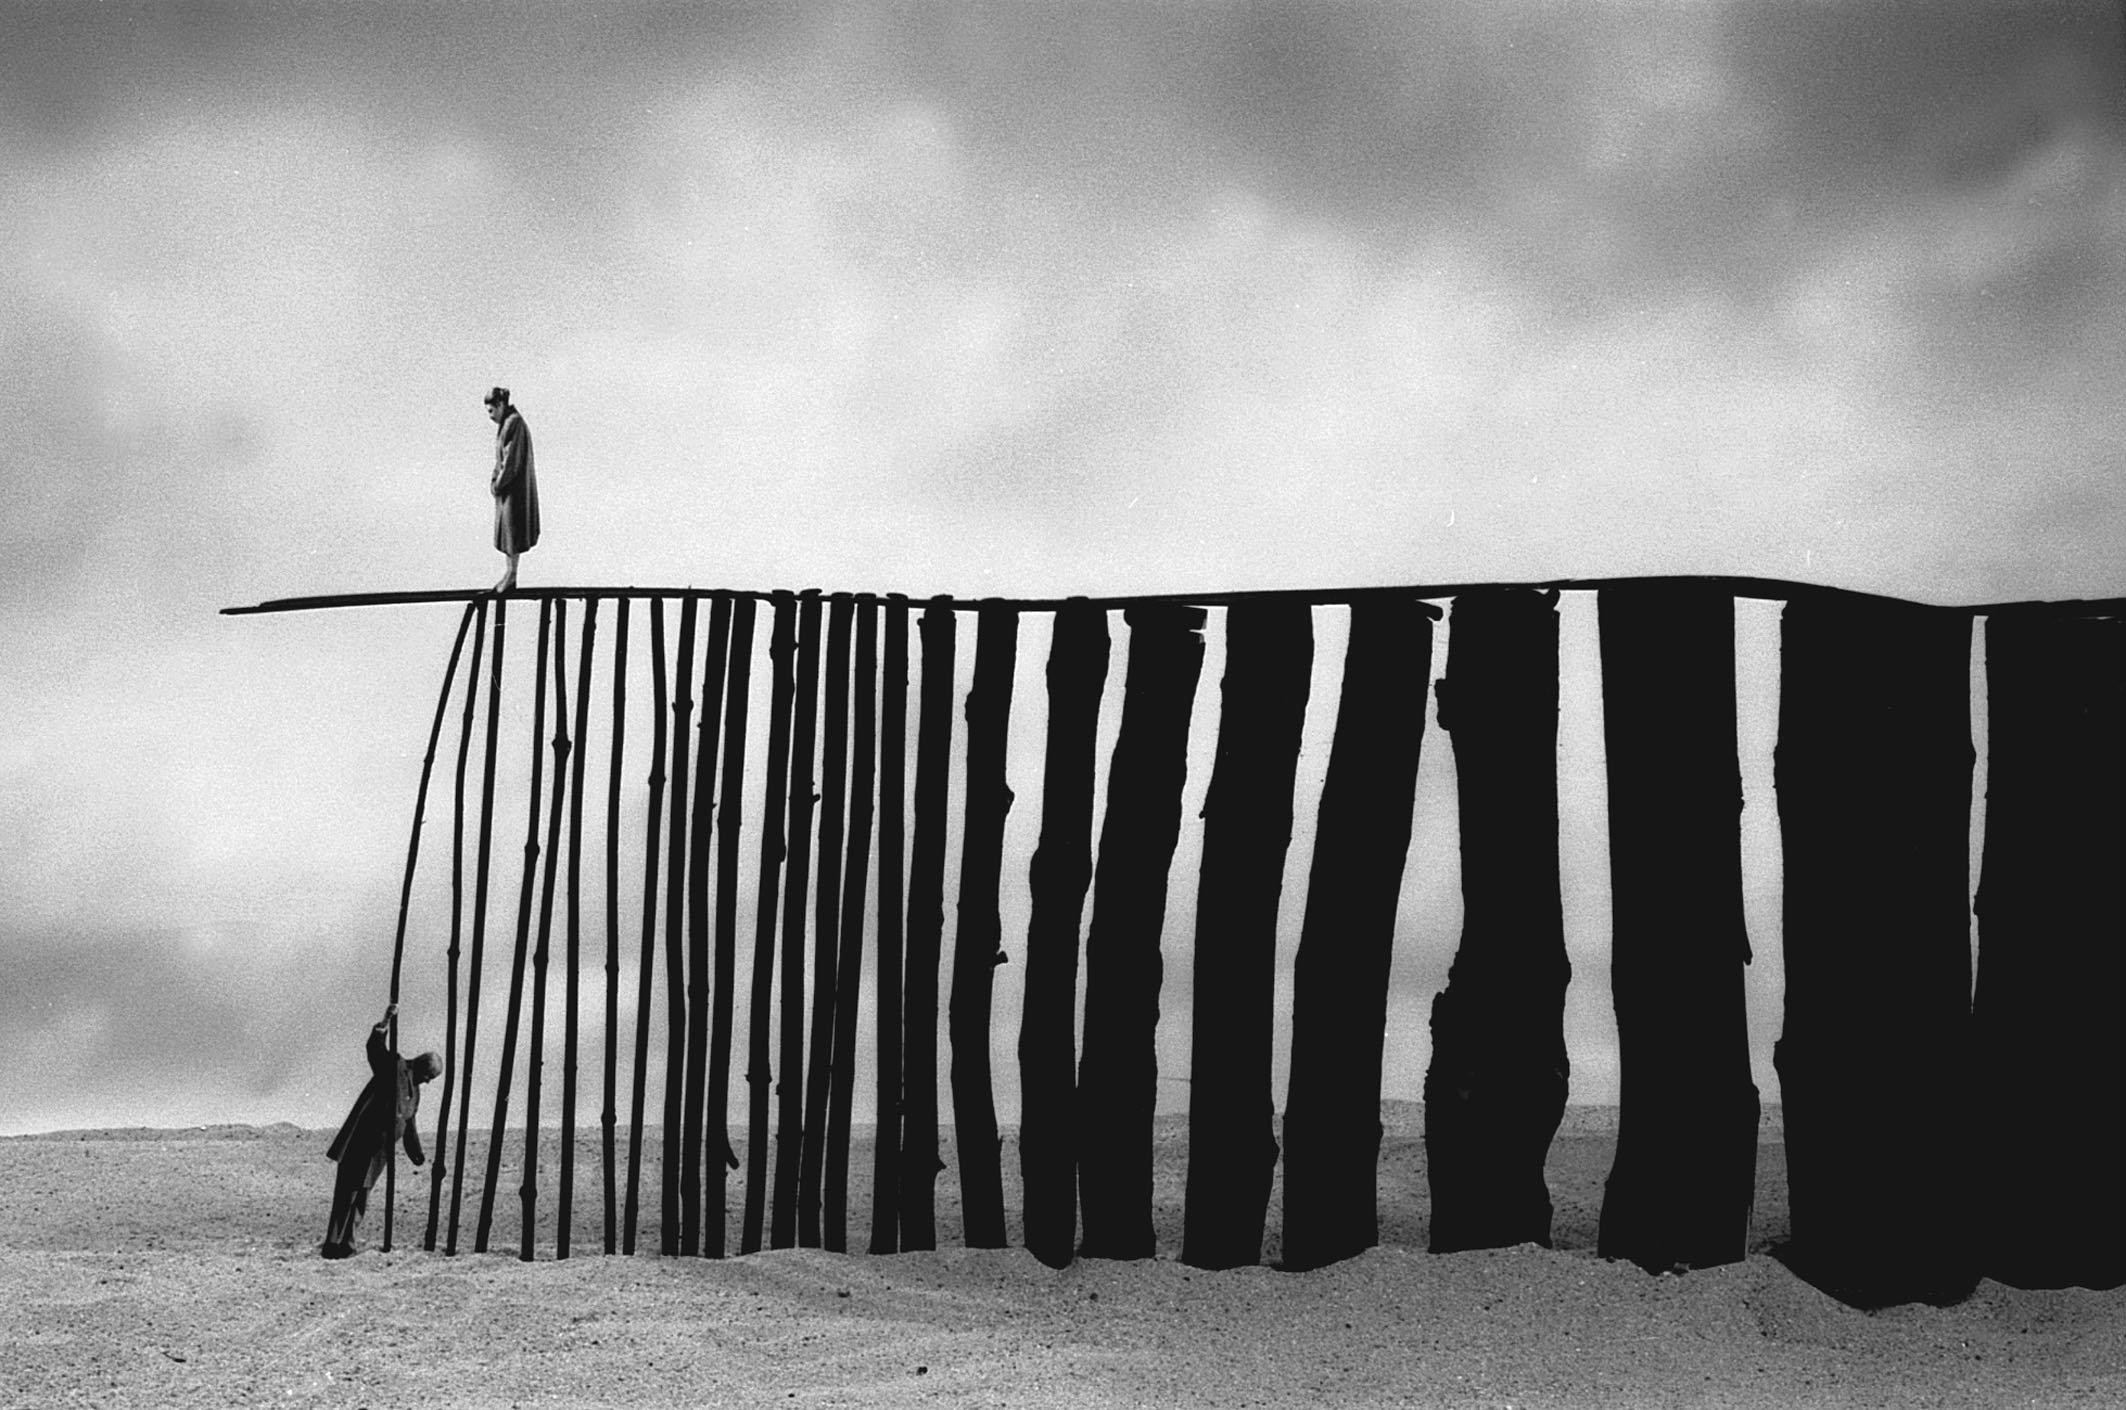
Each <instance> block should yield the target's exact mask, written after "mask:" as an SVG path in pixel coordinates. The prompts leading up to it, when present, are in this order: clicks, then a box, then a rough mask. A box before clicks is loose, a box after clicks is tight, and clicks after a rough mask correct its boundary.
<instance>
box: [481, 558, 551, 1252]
mask: <svg viewBox="0 0 2126 1410" xmlns="http://www.w3.org/2000/svg"><path fill="white" fill-rule="evenodd" d="M553 604H555V600H553V598H546V600H542V602H540V604H538V668H536V670H534V672H532V791H529V793H527V800H529V802H527V804H525V812H527V819H525V870H523V885H521V887H519V891H517V949H514V951H512V953H510V1002H508V1010H506V1012H504V1019H502V1065H500V1070H497V1072H495V1123H493V1134H491V1136H489V1138H487V1182H485V1185H483V1187H480V1219H478V1223H476V1225H474V1233H472V1250H474V1253H487V1236H489V1229H491V1227H493V1219H495V1187H497V1185H500V1182H502V1138H504V1134H506V1129H508V1114H510V1078H512V1076H514V1068H517V1021H519V1014H521V1010H523V997H525V961H527V959H529V953H532V891H534V887H536V885H538V804H540V798H542V795H544V791H542V789H544V776H546V755H544V746H546V742H544V740H542V738H540V736H542V734H546V647H549V627H551V623H553Z"/></svg>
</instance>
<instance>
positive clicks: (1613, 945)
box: [1598, 583, 1758, 1272]
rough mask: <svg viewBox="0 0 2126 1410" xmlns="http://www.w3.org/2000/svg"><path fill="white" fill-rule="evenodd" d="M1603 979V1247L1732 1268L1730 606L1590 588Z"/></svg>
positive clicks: (1652, 1264)
mask: <svg viewBox="0 0 2126 1410" xmlns="http://www.w3.org/2000/svg"><path fill="white" fill-rule="evenodd" d="M1601 626H1602V717H1603V721H1604V725H1603V729H1604V739H1605V741H1606V743H1607V747H1608V755H1609V872H1610V895H1611V897H1612V902H1611V908H1612V912H1613V915H1614V925H1613V927H1612V936H1613V938H1612V940H1611V942H1610V988H1611V992H1612V993H1613V995H1614V996H1615V1002H1616V1010H1617V1048H1618V1055H1619V1058H1620V1061H1621V1064H1622V1103H1623V1105H1622V1110H1621V1112H1620V1114H1619V1118H1618V1128H1617V1155H1616V1164H1615V1166H1614V1167H1613V1168H1612V1169H1611V1171H1610V1175H1609V1185H1608V1190H1607V1192H1606V1193H1605V1195H1604V1196H1603V1200H1602V1222H1601V1236H1600V1243H1599V1245H1598V1248H1599V1251H1600V1253H1601V1255H1602V1257H1604V1258H1628V1259H1630V1260H1631V1261H1632V1262H1634V1263H1637V1264H1639V1265H1640V1266H1641V1267H1643V1268H1646V1269H1647V1270H1649V1271H1651V1272H1663V1271H1666V1270H1669V1269H1673V1268H1677V1267H1685V1268H1704V1267H1710V1266H1712V1265H1714V1264H1719V1263H1736V1262H1740V1261H1741V1259H1742V1258H1743V1256H1744V1255H1745V1254H1746V1253H1747V1252H1748V1244H1749V1219H1750V1207H1751V1204H1752V1201H1753V1199H1754V1197H1755V1194H1756V1176H1757V1117H1758V1104H1757V1087H1756V1084H1755V1083H1753V1082H1752V1081H1751V1080H1750V1052H1749V1022H1748V1013H1747V1004H1746V1001H1745V998H1744V994H1743V978H1742V970H1743V966H1744V965H1747V964H1748V963H1749V959H1750V944H1749V934H1748V932H1747V930H1746V929H1745V928H1744V925H1743V919H1742V823H1741V817H1742V771H1741V765H1740V763H1739V762H1738V760H1737V755H1736V745H1735V602H1734V599H1733V598H1732V597H1730V596H1728V594H1727V592H1726V590H1724V589H1718V590H1712V591H1708V590H1705V589H1701V588H1693V587H1690V586H1688V585H1684V584H1668V583H1664V584H1660V585H1656V586H1648V587H1626V588H1604V589H1603V590H1602V593H1601Z"/></svg>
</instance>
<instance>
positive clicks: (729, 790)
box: [701, 597, 755, 1258]
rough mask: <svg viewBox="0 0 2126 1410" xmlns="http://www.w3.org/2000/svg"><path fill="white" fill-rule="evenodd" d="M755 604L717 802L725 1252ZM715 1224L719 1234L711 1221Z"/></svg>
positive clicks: (715, 1118) (715, 1213)
mask: <svg viewBox="0 0 2126 1410" xmlns="http://www.w3.org/2000/svg"><path fill="white" fill-rule="evenodd" d="M754 615H755V603H754V601H753V599H752V598H750V597H741V598H739V599H737V600H736V601H735V602H734V603H732V606H731V653H730V655H731V662H730V666H729V668H728V669H727V670H726V671H725V673H724V707H723V714H724V723H723V792H722V794H721V795H720V796H719V798H718V799H717V803H716V985H715V992H714V993H713V994H711V995H710V999H709V1002H710V1005H711V1008H710V1014H709V1090H708V1098H707V1108H708V1109H707V1120H708V1129H709V1130H710V1131H713V1132H714V1133H715V1137H714V1139H715V1141H716V1144H715V1146H714V1147H712V1148H711V1149H710V1151H709V1152H708V1154H709V1157H710V1165H711V1167H712V1168H713V1169H714V1170H715V1172H716V1173H715V1176H714V1178H713V1182H712V1183H711V1184H710V1185H709V1187H708V1189H707V1191H706V1192H705V1193H704V1195H703V1198H704V1200H705V1201H706V1202H707V1204H708V1208H707V1209H706V1210H705V1211H704V1212H703V1214H704V1218H703V1229H702V1238H701V1244H702V1248H701V1251H702V1252H703V1253H704V1254H706V1255H707V1256H708V1257H710V1258H721V1257H723V1255H724V1247H725V1239H726V1238H727V1236H728V1233H729V1230H728V1228H727V1227H726V1226H727V1224H728V1222H729V1221H728V1216H727V1205H728V1196H729V1188H728V1185H727V1183H726V1182H727V1180H728V1178H729V1176H730V1173H731V1171H732V1170H734V1169H736V1168H737V1166H738V1160H737V1157H736V1156H735V1155H734V1154H733V1153H732V1151H731V1019H732V1000H731V986H732V984H733V982H734V981H735V979H736V975H737V967H738V839H739V831H740V828H741V827H742V825H743V822H744V803H745V782H746V715H747V711H748V697H749V695H750V694H751V691H752V683H753V619H754ZM710 1220H714V1221H715V1230H716V1232H715V1235H714V1237H711V1236H710V1234H709V1232H708V1221H710Z"/></svg>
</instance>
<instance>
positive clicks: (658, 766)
mask: <svg viewBox="0 0 2126 1410" xmlns="http://www.w3.org/2000/svg"><path fill="white" fill-rule="evenodd" d="M666 691H667V687H666V685H665V678H664V599H663V598H661V597H653V598H651V599H650V722H651V726H650V727H651V738H650V779H649V789H650V806H649V815H648V820H647V822H646V823H645V829H646V832H647V840H646V841H645V842H644V843H643V847H642V954H641V958H640V960H639V961H638V962H637V964H636V988H635V1104H634V1109H633V1112H632V1114H631V1115H630V1116H629V1118H628V1132H627V1214H626V1225H625V1228H624V1230H623V1233H622V1235H621V1240H622V1242H621V1247H622V1250H623V1251H624V1252H627V1253H633V1252H634V1251H635V1231H636V1227H637V1220H638V1218H639V1215H640V1212H641V1201H642V1107H643V1100H644V1097H645V1096H646V1094H647V1089H648V1086H649V1071H650V983H651V981H652V980H653V979H655V978H656V975H657V841H658V838H659V837H660V836H661V835H662V832H663V828H664V806H663V805H664V746H665V723H664V707H665V695H666Z"/></svg>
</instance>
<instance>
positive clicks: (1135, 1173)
mask: <svg viewBox="0 0 2126 1410" xmlns="http://www.w3.org/2000/svg"><path fill="white" fill-rule="evenodd" d="M1125 620H1126V621H1127V622H1128V624H1129V632H1130V638H1129V675H1128V678H1127V680H1126V681H1125V683H1124V687H1123V689H1124V694H1123V698H1122V730H1121V733H1120V735H1119V736H1118V737H1117V738H1116V740H1115V753H1114V760H1113V763H1112V764H1111V765H1110V767H1109V770H1108V779H1107V816H1106V821H1105V822H1104V824H1103V825H1102V829H1101V834H1100V857H1099V861H1098V863H1097V865H1096V870H1095V874H1094V882H1093V914H1092V924H1091V927H1090V929H1089V930H1088V932H1087V936H1086V947H1085V1050H1084V1054H1083V1056H1082V1057H1081V1058H1080V1060H1079V1065H1078V1180H1079V1194H1080V1198H1081V1202H1082V1204H1083V1207H1084V1215H1085V1240H1084V1243H1083V1244H1082V1245H1081V1246H1080V1248H1079V1252H1080V1253H1081V1254H1082V1255H1084V1256H1085V1257H1087V1258H1150V1257H1152V1256H1153V1254H1154V1253H1155V1252H1156V1251H1157V1243H1156V1240H1155V1238H1154V1236H1153V1233H1152V1113H1153V1110H1154V1108H1155V1107H1156V1105H1157V1084H1158V1080H1159V1059H1158V1053H1157V1050H1156V1049H1155V1047H1154V1044H1153V1031H1154V1029H1155V1028H1156V1027H1157V1026H1158V1022H1159V982H1160V977H1161V972H1162V965H1161V961H1160V956H1159V937H1160V932H1161V931H1162V930H1163V928H1164V926H1165V920H1166V889H1167V872H1168V869H1169V868H1170V867H1171V866H1172V864H1173V859H1174V848H1175V845H1176V844H1177V843H1178V842H1179V840H1180V836H1181V789H1182V785H1183V783H1184V782H1185V781H1186V779H1187V776H1188V726H1189V712H1190V710H1191V708H1192V707H1193V705H1194V703H1195V699H1196V682H1197V678H1198V677H1199V676H1200V674H1201V673H1202V670H1203V635H1202V627H1203V621H1204V612H1203V609H1202V608H1200V607H1185V606H1174V605H1167V604H1156V605H1146V606H1138V607H1132V608H1130V609H1129V611H1128V613H1127V614H1126V616H1125Z"/></svg>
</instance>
